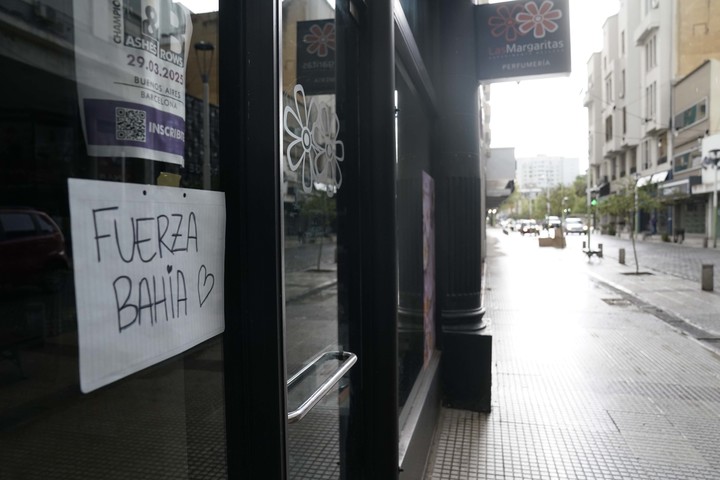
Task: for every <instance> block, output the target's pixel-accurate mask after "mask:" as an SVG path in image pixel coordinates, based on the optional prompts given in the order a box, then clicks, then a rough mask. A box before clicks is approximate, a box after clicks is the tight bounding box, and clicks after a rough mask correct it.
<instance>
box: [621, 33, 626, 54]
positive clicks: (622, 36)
mask: <svg viewBox="0 0 720 480" xmlns="http://www.w3.org/2000/svg"><path fill="white" fill-rule="evenodd" d="M620 56H621V57H624V56H625V30H623V31H622V32H620Z"/></svg>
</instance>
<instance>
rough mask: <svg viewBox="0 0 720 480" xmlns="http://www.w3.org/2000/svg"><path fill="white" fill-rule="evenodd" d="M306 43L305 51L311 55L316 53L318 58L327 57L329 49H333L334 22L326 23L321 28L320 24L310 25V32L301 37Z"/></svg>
mask: <svg viewBox="0 0 720 480" xmlns="http://www.w3.org/2000/svg"><path fill="white" fill-rule="evenodd" d="M303 42H305V43H306V44H307V52H308V53H309V54H311V55H314V54H317V56H318V57H320V58H325V57H327V54H328V52H329V51H330V50H335V24H334V23H326V24H325V25H324V26H323V27H322V28H321V27H320V25H313V26H311V27H310V33H308V34H307V35H305V36H304V37H303Z"/></svg>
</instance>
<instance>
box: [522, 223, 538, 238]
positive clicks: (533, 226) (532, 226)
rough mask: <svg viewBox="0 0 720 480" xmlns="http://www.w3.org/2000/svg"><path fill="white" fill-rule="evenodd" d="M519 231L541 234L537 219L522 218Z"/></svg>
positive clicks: (527, 233)
mask: <svg viewBox="0 0 720 480" xmlns="http://www.w3.org/2000/svg"><path fill="white" fill-rule="evenodd" d="M518 231H519V232H520V233H521V234H523V235H539V234H540V227H539V226H538V224H537V222H536V221H535V220H520V228H519V230H518Z"/></svg>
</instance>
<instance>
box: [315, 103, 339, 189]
mask: <svg viewBox="0 0 720 480" xmlns="http://www.w3.org/2000/svg"><path fill="white" fill-rule="evenodd" d="M339 131H340V121H339V120H338V117H337V115H336V114H334V113H332V112H330V110H329V109H328V108H327V107H324V108H322V109H321V110H320V115H319V117H318V121H317V122H316V123H315V125H313V130H312V132H313V142H314V143H315V145H316V146H317V147H318V154H317V156H316V157H315V172H316V173H317V181H318V182H320V183H322V184H324V185H325V186H326V191H327V194H328V195H329V196H332V195H333V194H334V193H335V192H337V191H338V190H339V189H340V185H342V172H341V171H340V164H339V163H338V162H342V161H343V159H344V157H345V150H344V146H343V142H342V141H341V140H338V133H339Z"/></svg>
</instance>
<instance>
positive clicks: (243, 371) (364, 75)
mask: <svg viewBox="0 0 720 480" xmlns="http://www.w3.org/2000/svg"><path fill="white" fill-rule="evenodd" d="M281 1H282V0H275V1H257V0H220V11H221V12H222V13H221V15H220V20H219V21H220V26H219V28H220V33H219V36H220V42H219V43H220V47H221V49H222V57H221V61H220V71H219V74H220V100H221V105H222V108H221V109H220V165H221V167H220V168H221V171H222V172H223V175H222V190H224V191H225V196H226V205H227V222H226V223H227V232H226V254H225V257H226V269H225V271H226V277H225V294H226V295H225V298H226V307H225V323H226V329H225V338H224V352H225V388H226V422H227V451H228V454H227V462H228V475H229V478H268V479H284V478H287V458H288V455H287V398H286V396H287V395H286V382H287V378H286V371H285V354H284V347H285V345H284V318H283V312H284V310H283V302H284V300H283V278H282V271H283V251H282V240H281V239H282V201H281V192H280V186H281V181H280V180H281V176H282V169H281V159H282V153H281V151H280V135H281V132H280V118H281V100H280V99H281V98H282V97H281V82H280V74H281V70H280V65H279V60H280V58H282V57H281V55H280V45H281V42H280V26H281V19H280V14H281V11H282V9H281ZM337 4H338V8H345V9H346V13H348V14H349V15H352V17H353V18H354V19H355V21H356V22H357V42H356V43H355V44H354V46H353V47H352V48H356V49H357V58H358V62H357V65H354V66H351V68H355V71H356V72H357V75H356V78H352V75H350V76H348V77H347V78H346V81H347V83H348V85H352V86H351V87H349V88H355V89H356V90H357V95H354V96H353V95H351V96H350V97H352V98H354V101H352V102H348V105H345V106H344V107H343V108H346V109H347V111H348V112H349V114H350V117H352V118H353V119H354V121H353V122H348V125H347V128H348V129H349V130H350V131H351V132H352V133H353V135H352V140H351V141H349V142H346V143H345V145H346V159H345V161H344V169H345V171H344V175H343V178H344V183H343V188H347V189H348V191H347V194H348V195H347V196H348V197H349V199H348V201H347V202H345V203H344V204H343V208H344V209H346V211H345V215H346V219H345V221H346V222H348V224H347V226H346V227H347V228H346V231H347V232H348V237H349V238H348V239H346V240H347V241H346V243H345V248H343V249H340V251H338V256H342V255H344V256H345V262H344V264H345V265H347V268H345V269H340V270H339V271H338V276H339V281H340V284H341V285H340V286H339V295H340V296H341V301H343V302H345V305H346V306H347V308H346V310H347V312H346V314H345V315H346V318H345V320H344V321H346V322H347V326H348V328H349V338H350V345H349V347H350V350H351V351H353V352H355V353H357V355H358V363H357V365H356V366H355V367H354V368H353V370H352V371H351V379H352V385H353V386H352V391H351V396H350V412H351V413H350V419H349V423H348V425H347V427H346V428H347V431H348V433H349V440H348V443H347V445H343V450H344V451H346V452H348V454H347V455H344V456H343V459H344V461H345V462H346V468H345V470H344V476H345V477H346V478H397V475H398V408H397V321H396V308H397V305H396V295H397V278H396V277H397V271H396V252H395V160H394V151H395V150H394V149H395V147H394V144H395V137H394V84H395V81H394V80H395V79H394V43H393V42H394V40H393V1H392V0H373V1H368V2H366V1H365V0H338V1H337ZM353 104H354V105H353ZM351 175H354V176H355V178H357V181H356V182H352V181H351V180H349V178H350V176H351Z"/></svg>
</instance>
